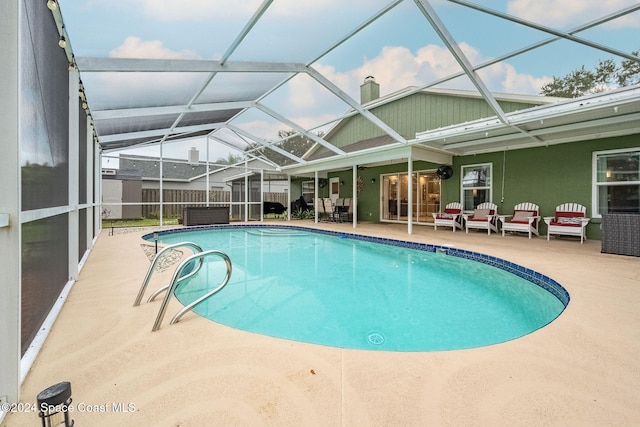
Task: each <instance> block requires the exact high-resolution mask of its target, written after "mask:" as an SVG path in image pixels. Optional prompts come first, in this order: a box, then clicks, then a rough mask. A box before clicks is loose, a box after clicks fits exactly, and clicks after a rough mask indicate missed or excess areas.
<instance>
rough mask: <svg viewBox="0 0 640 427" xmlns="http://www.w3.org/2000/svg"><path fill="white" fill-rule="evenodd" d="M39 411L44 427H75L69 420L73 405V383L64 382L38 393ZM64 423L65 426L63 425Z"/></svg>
mask: <svg viewBox="0 0 640 427" xmlns="http://www.w3.org/2000/svg"><path fill="white" fill-rule="evenodd" d="M37 400H38V409H39V413H38V415H39V416H40V419H41V420H42V427H51V426H59V425H63V426H65V427H73V424H74V422H73V420H71V421H70V420H69V411H70V410H72V408H70V405H71V383H70V382H69V381H64V382H61V383H58V384H54V385H52V386H51V387H48V388H46V389H44V390H42V391H41V392H40V393H38V396H37ZM62 422H64V424H62Z"/></svg>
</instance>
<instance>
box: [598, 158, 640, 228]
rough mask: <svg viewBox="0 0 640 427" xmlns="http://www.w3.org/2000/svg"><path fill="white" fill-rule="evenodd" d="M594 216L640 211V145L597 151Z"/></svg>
mask: <svg viewBox="0 0 640 427" xmlns="http://www.w3.org/2000/svg"><path fill="white" fill-rule="evenodd" d="M593 181H594V188H593V207H594V208H593V209H594V216H597V217H599V216H601V215H602V214H607V213H640V149H638V148H633V149H628V150H612V151H599V152H594V153H593Z"/></svg>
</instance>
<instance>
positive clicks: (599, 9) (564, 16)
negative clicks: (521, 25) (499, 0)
mask: <svg viewBox="0 0 640 427" xmlns="http://www.w3.org/2000/svg"><path fill="white" fill-rule="evenodd" d="M637 4H638V1H637V0H511V1H509V3H508V5H507V11H508V13H510V14H513V15H515V16H518V17H520V18H524V19H528V20H530V21H534V22H538V23H541V24H544V25H547V26H551V27H564V26H577V25H581V24H584V23H587V22H590V21H592V20H594V19H597V18H599V17H600V16H604V15H608V14H610V13H612V12H614V11H617V10H620V9H623V8H625V7H628V6H632V5H637ZM606 25H607V26H613V27H616V28H624V27H630V28H634V27H640V16H638V14H637V13H635V14H633V15H628V16H626V17H624V18H619V19H617V20H615V21H612V22H611V23H609V24H606Z"/></svg>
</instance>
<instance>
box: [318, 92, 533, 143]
mask: <svg viewBox="0 0 640 427" xmlns="http://www.w3.org/2000/svg"><path fill="white" fill-rule="evenodd" d="M498 103H499V104H500V106H501V107H502V109H503V110H504V111H505V112H507V113H509V112H513V111H517V110H522V109H525V108H530V107H533V106H535V105H536V104H533V103H523V102H512V101H498ZM370 111H371V113H373V114H374V115H375V116H376V117H378V118H380V119H381V120H382V121H384V122H385V123H386V124H388V125H389V126H391V127H392V128H393V129H394V130H395V131H396V132H398V133H399V134H401V135H402V136H404V137H405V138H407V139H413V138H415V135H416V133H418V132H424V131H426V130H430V129H436V128H440V127H443V126H449V125H453V124H457V123H464V122H466V121H470V120H476V119H481V118H487V117H492V116H495V113H494V112H493V110H491V109H490V108H489V105H488V104H487V102H486V101H485V100H484V99H481V98H465V97H462V96H455V95H444V94H430V93H424V92H419V93H416V94H414V95H411V96H408V97H406V98H403V99H400V100H397V101H394V102H392V103H389V104H386V105H382V106H380V107H377V108H373V109H371V110H370ZM381 135H384V132H383V131H382V130H381V129H379V128H378V127H376V126H374V125H373V124H372V123H371V122H370V121H368V120H367V119H365V118H364V117H362V116H359V115H358V116H355V117H351V118H348V119H346V120H345V121H344V123H343V124H342V125H340V127H339V128H336V129H335V130H334V131H333V132H330V134H329V135H328V136H327V140H329V141H330V142H331V143H332V144H334V145H336V146H337V147H344V146H346V145H349V144H353V143H354V142H357V141H361V140H364V139H369V138H374V137H377V136H381Z"/></svg>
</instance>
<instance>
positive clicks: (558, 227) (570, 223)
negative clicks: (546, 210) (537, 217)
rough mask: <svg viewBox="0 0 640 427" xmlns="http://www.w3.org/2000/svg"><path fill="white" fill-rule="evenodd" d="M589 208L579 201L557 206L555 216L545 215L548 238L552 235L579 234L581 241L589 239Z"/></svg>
mask: <svg viewBox="0 0 640 427" xmlns="http://www.w3.org/2000/svg"><path fill="white" fill-rule="evenodd" d="M589 220H590V218H587V208H585V207H584V206H582V205H581V204H578V203H564V204H562V205H559V206H557V207H556V213H555V216H551V217H545V218H544V222H545V223H546V224H547V240H549V238H550V237H551V235H552V234H553V235H564V236H578V237H580V243H583V242H584V241H585V240H586V239H587V233H586V227H587V224H588V223H589Z"/></svg>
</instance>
